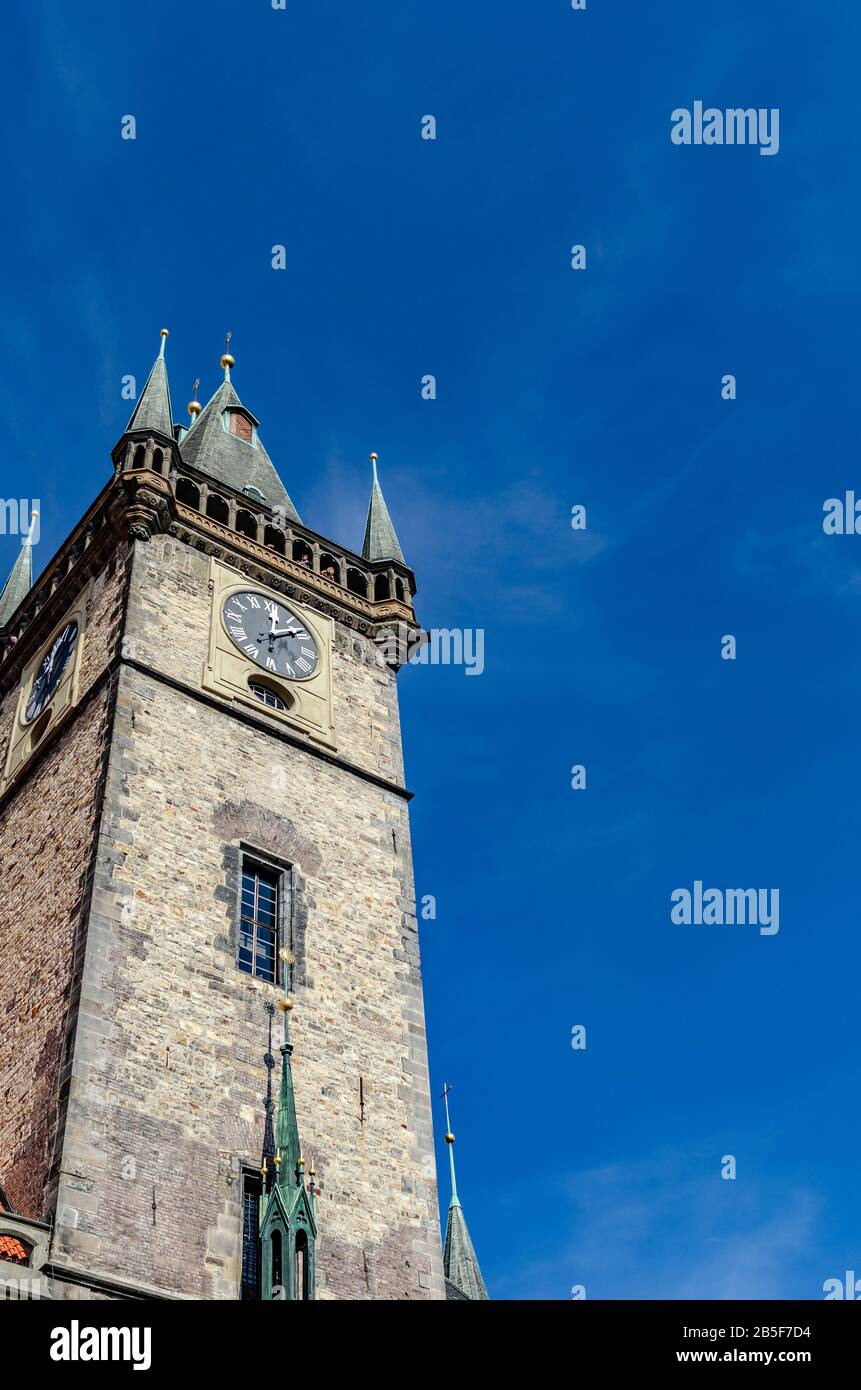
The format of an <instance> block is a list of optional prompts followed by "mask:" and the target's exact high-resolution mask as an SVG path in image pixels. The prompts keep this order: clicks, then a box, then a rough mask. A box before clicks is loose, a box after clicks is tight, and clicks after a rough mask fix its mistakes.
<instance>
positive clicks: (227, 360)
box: [221, 352, 236, 367]
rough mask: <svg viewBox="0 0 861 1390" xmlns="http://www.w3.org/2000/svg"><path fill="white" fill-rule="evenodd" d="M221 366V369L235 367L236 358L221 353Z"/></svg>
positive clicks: (227, 353) (226, 353)
mask: <svg viewBox="0 0 861 1390" xmlns="http://www.w3.org/2000/svg"><path fill="white" fill-rule="evenodd" d="M221 365H222V367H235V366H236V358H235V357H233V356H232V355H231V353H229V352H223V353H222V354H221Z"/></svg>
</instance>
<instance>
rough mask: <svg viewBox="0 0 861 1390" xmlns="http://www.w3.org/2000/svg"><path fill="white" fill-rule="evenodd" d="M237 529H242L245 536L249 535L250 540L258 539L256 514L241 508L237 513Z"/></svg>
mask: <svg viewBox="0 0 861 1390" xmlns="http://www.w3.org/2000/svg"><path fill="white" fill-rule="evenodd" d="M236 529H237V531H240V532H241V533H242V535H243V536H247V537H248V539H249V540H251V541H256V540H257V517H256V516H254V514H253V513H252V512H246V511H243V510H242V509H240V510H239V511H238V512H237V513H236Z"/></svg>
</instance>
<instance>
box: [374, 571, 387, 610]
mask: <svg viewBox="0 0 861 1390" xmlns="http://www.w3.org/2000/svg"><path fill="white" fill-rule="evenodd" d="M388 597H389V576H388V575H387V574H378V575H377V577H376V579H375V580H374V598H375V600H376V602H377V603H379V601H380V599H383V598H388Z"/></svg>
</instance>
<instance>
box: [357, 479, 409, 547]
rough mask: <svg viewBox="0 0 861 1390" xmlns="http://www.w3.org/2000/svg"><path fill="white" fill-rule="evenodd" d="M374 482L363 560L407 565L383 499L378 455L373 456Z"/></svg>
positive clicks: (372, 484)
mask: <svg viewBox="0 0 861 1390" xmlns="http://www.w3.org/2000/svg"><path fill="white" fill-rule="evenodd" d="M371 468H372V469H373V474H374V477H373V482H372V483H371V500H370V502H369V504H368V519H367V521H366V522H365V539H364V543H363V545H362V558H363V559H365V560H398V561H399V562H400V564H402V565H404V564H406V561H405V560H404V556H403V551H402V550H401V547H400V545H399V544H398V538H397V536H396V535H395V528H394V526H393V525H392V518H391V517H390V516H389V509H388V507H387V506H386V500H385V498H384V497H383V490H382V488H381V487H380V483H379V479H378V478H377V455H376V454H371Z"/></svg>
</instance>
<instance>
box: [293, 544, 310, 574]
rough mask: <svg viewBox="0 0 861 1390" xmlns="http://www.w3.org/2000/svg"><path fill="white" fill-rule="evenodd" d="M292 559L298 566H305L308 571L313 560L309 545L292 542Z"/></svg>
mask: <svg viewBox="0 0 861 1390" xmlns="http://www.w3.org/2000/svg"><path fill="white" fill-rule="evenodd" d="M293 559H294V560H297V561H298V562H299V564H300V565H306V566H307V567H308V569H310V568H311V565H312V563H313V559H314V557H313V555H312V554H311V547H310V545H308V544H307V543H306V542H305V541H294V542H293Z"/></svg>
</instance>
